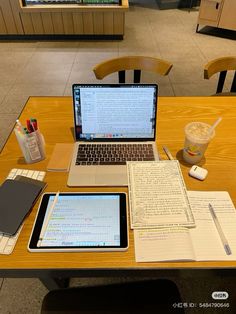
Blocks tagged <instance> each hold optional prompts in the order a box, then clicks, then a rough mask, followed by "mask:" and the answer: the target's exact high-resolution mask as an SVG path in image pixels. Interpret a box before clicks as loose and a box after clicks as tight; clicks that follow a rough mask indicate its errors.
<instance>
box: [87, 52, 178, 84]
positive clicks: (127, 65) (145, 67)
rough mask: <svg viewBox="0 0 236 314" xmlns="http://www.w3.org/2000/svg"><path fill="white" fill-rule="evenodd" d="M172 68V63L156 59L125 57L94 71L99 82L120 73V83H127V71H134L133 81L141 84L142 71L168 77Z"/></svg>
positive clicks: (110, 60)
mask: <svg viewBox="0 0 236 314" xmlns="http://www.w3.org/2000/svg"><path fill="white" fill-rule="evenodd" d="M172 66H173V65H172V64H171V63H170V62H168V61H165V60H162V59H158V58H154V57H147V56H123V57H119V58H114V59H109V60H106V61H104V62H101V63H99V64H97V65H96V66H95V67H94V68H93V71H94V74H95V76H96V78H97V79H99V80H102V79H103V78H104V77H105V76H107V75H109V74H111V73H114V72H118V78H119V83H125V71H126V70H134V80H133V81H134V83H140V79H141V71H148V72H154V73H157V74H159V75H167V74H168V73H169V72H170V70H171V68H172Z"/></svg>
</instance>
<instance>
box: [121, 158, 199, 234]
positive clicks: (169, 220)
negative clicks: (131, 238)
mask: <svg viewBox="0 0 236 314" xmlns="http://www.w3.org/2000/svg"><path fill="white" fill-rule="evenodd" d="M127 168H128V186H129V198H130V217H131V228H152V227H161V226H162V227H163V226H165V227H168V226H179V225H180V226H187V227H191V226H194V225H195V224H194V218H193V215H192V212H191V208H190V204H189V201H188V197H187V192H186V188H185V183H184V180H183V177H182V173H181V170H180V166H179V162H178V161H177V160H166V161H154V162H140V161H138V162H127Z"/></svg>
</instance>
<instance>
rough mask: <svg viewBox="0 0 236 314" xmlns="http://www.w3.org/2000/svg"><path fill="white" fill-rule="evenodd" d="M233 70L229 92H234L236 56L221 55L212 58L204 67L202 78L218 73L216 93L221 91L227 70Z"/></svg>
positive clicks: (235, 86) (235, 84)
mask: <svg viewBox="0 0 236 314" xmlns="http://www.w3.org/2000/svg"><path fill="white" fill-rule="evenodd" d="M231 70H233V71H235V73H234V77H233V81H232V85H231V89H230V92H231V93H235V92H236V56H235V57H223V58H218V59H214V60H212V61H210V62H208V63H207V64H206V65H205V67H204V78H205V79H209V78H210V77H211V76H212V75H214V74H216V73H219V72H220V76H219V80H218V85H217V89H216V93H217V94H218V93H221V92H222V91H223V87H224V83H225V78H226V74H227V71H231Z"/></svg>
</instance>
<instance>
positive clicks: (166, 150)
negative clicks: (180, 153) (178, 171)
mask: <svg viewBox="0 0 236 314" xmlns="http://www.w3.org/2000/svg"><path fill="white" fill-rule="evenodd" d="M163 150H164V152H165V153H166V155H167V157H168V158H169V159H170V160H174V158H173V156H172V155H171V152H170V151H169V149H168V148H167V147H166V146H163Z"/></svg>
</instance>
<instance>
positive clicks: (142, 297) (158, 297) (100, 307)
mask: <svg viewBox="0 0 236 314" xmlns="http://www.w3.org/2000/svg"><path fill="white" fill-rule="evenodd" d="M182 302H183V301H182V299H181V295H180V292H179V290H178V287H177V285H176V284H175V283H174V282H173V281H171V280H169V279H157V280H147V281H135V282H123V283H117V284H109V285H103V286H101V285H99V286H93V287H92V286H87V287H86V286H84V287H83V286H80V287H75V288H67V289H59V290H52V291H50V292H49V293H48V294H47V295H46V296H45V298H44V300H43V304H42V308H41V314H52V313H57V314H66V313H67V314H68V313H78V314H89V313H91V314H92V313H93V314H94V313H123V314H131V313H135V314H153V313H173V311H175V308H174V307H173V305H174V304H178V303H182ZM178 314H184V309H183V308H178Z"/></svg>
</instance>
